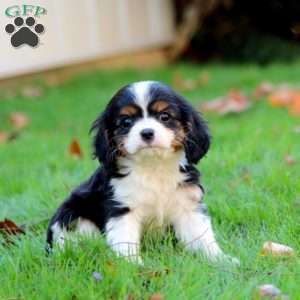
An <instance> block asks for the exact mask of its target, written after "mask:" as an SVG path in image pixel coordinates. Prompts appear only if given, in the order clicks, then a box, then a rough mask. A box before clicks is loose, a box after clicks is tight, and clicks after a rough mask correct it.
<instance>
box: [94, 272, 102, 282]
mask: <svg viewBox="0 0 300 300" xmlns="http://www.w3.org/2000/svg"><path fill="white" fill-rule="evenodd" d="M93 277H94V279H95V280H96V281H102V280H103V275H102V274H101V273H100V272H93Z"/></svg>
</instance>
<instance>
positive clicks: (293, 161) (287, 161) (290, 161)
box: [284, 155, 297, 165]
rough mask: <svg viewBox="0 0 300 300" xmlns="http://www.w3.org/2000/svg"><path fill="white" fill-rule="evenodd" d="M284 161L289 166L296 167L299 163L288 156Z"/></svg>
mask: <svg viewBox="0 0 300 300" xmlns="http://www.w3.org/2000/svg"><path fill="white" fill-rule="evenodd" d="M284 160H285V162H286V163H287V164H288V165H294V164H296V162H297V161H296V159H295V158H294V157H293V156H292V155H286V156H285V158H284Z"/></svg>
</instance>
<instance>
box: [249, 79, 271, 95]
mask: <svg viewBox="0 0 300 300" xmlns="http://www.w3.org/2000/svg"><path fill="white" fill-rule="evenodd" d="M273 91H274V85H273V84H272V83H270V82H269V81H263V82H262V83H261V84H259V85H258V86H257V87H256V89H255V91H254V92H253V96H254V97H255V98H261V97H265V96H268V95H270V94H271V93H272V92H273Z"/></svg>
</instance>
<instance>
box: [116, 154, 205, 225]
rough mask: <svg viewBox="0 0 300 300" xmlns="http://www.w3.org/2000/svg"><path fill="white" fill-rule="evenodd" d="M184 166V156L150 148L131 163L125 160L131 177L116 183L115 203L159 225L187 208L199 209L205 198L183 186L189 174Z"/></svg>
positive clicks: (117, 180) (197, 191)
mask: <svg viewBox="0 0 300 300" xmlns="http://www.w3.org/2000/svg"><path fill="white" fill-rule="evenodd" d="M147 151H152V152H153V153H147ZM149 154H151V155H149ZM183 163H184V155H183V153H180V152H176V153H170V152H169V151H162V150H157V149H155V150H153V149H147V150H144V151H141V152H140V153H139V154H138V155H135V157H134V158H133V159H131V160H124V161H123V162H122V164H124V165H126V170H127V171H128V173H129V174H128V175H127V176H126V177H124V178H121V179H113V180H112V182H111V184H112V186H113V188H114V195H115V200H117V201H118V202H120V203H122V204H123V205H124V206H127V207H129V208H130V209H131V210H132V211H134V212H135V214H136V215H137V216H138V217H140V218H142V220H143V221H155V223H158V225H162V224H163V223H165V222H168V221H170V219H171V218H172V217H174V216H175V215H176V214H178V213H180V211H182V210H184V209H185V208H187V206H188V207H189V208H191V205H193V206H195V205H196V202H198V201H199V200H200V199H199V198H200V197H201V195H199V193H201V191H200V189H198V188H197V187H196V186H195V187H194V189H196V194H197V195H196V197H195V190H194V191H191V188H190V187H189V188H187V187H184V186H182V183H183V182H184V179H185V175H184V173H182V172H180V170H179V166H180V164H183ZM195 198H198V199H195ZM194 200H196V201H194ZM197 200H198V201H197Z"/></svg>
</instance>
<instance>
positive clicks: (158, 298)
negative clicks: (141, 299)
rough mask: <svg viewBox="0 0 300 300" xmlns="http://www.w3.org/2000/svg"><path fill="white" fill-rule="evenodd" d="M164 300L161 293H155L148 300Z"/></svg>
mask: <svg viewBox="0 0 300 300" xmlns="http://www.w3.org/2000/svg"><path fill="white" fill-rule="evenodd" d="M162 299H164V296H163V295H162V294H160V293H155V294H153V295H151V296H150V297H149V298H148V300H162Z"/></svg>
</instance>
